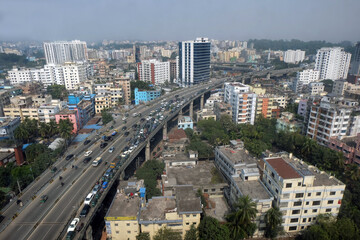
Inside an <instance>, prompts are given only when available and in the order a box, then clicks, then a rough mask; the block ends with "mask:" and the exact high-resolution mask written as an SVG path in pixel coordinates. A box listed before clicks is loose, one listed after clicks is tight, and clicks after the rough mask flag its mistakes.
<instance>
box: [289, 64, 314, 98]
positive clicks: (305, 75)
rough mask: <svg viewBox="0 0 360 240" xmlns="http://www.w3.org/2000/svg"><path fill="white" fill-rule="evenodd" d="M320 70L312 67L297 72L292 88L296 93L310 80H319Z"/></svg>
mask: <svg viewBox="0 0 360 240" xmlns="http://www.w3.org/2000/svg"><path fill="white" fill-rule="evenodd" d="M319 77H320V72H319V71H316V70H312V69H306V70H303V71H301V72H298V73H297V75H296V79H295V81H294V83H293V90H294V91H295V92H296V93H299V92H301V91H302V90H303V87H304V86H306V85H308V84H309V83H311V82H317V81H319Z"/></svg>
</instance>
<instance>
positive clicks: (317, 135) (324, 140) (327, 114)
mask: <svg viewBox="0 0 360 240" xmlns="http://www.w3.org/2000/svg"><path fill="white" fill-rule="evenodd" d="M357 105H358V102H357V101H355V100H351V99H339V98H336V97H329V96H324V97H323V98H322V99H321V101H320V102H315V101H314V102H312V104H311V105H310V111H309V121H308V125H307V131H306V135H307V136H308V137H310V138H313V139H314V140H316V141H317V142H318V143H320V144H324V145H328V143H329V141H330V138H331V137H341V136H346V135H347V132H348V128H349V125H350V115H351V113H352V111H353V110H354V107H356V106H357Z"/></svg>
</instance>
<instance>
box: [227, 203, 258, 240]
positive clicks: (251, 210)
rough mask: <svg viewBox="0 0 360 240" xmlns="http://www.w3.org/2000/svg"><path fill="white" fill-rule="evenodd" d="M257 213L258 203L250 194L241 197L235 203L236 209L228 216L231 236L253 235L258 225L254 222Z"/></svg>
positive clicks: (234, 237) (239, 237)
mask: <svg viewBox="0 0 360 240" xmlns="http://www.w3.org/2000/svg"><path fill="white" fill-rule="evenodd" d="M256 213H257V210H256V203H255V202H253V201H252V200H251V198H250V197H249V196H243V197H240V198H239V199H238V202H237V203H236V204H235V211H234V212H232V213H230V214H229V215H228V216H227V217H226V218H227V220H228V224H229V230H230V237H231V238H233V239H242V238H248V237H251V236H252V235H253V234H254V232H255V230H256V225H255V223H253V220H254V219H255V217H256Z"/></svg>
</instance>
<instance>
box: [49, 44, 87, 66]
mask: <svg viewBox="0 0 360 240" xmlns="http://www.w3.org/2000/svg"><path fill="white" fill-rule="evenodd" d="M44 53H45V58H46V63H47V64H50V63H53V64H63V63H65V62H75V61H86V60H87V59H88V56H87V47H86V42H83V41H79V40H73V41H57V42H44Z"/></svg>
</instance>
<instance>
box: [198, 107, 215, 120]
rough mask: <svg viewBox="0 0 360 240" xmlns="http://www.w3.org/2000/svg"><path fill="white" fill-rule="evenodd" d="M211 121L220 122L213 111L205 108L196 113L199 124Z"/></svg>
mask: <svg viewBox="0 0 360 240" xmlns="http://www.w3.org/2000/svg"><path fill="white" fill-rule="evenodd" d="M209 119H213V120H215V121H216V120H218V119H217V118H216V115H215V113H214V111H213V110H212V109H209V108H203V109H202V110H199V111H197V112H196V121H197V122H199V121H201V120H209Z"/></svg>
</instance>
